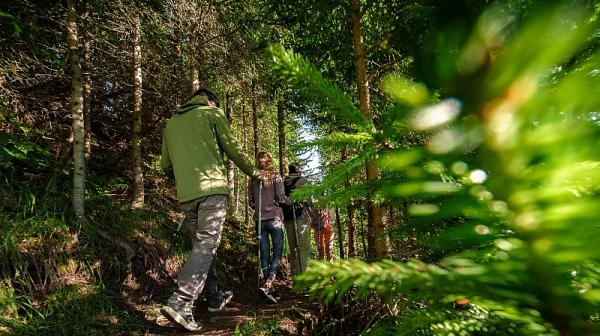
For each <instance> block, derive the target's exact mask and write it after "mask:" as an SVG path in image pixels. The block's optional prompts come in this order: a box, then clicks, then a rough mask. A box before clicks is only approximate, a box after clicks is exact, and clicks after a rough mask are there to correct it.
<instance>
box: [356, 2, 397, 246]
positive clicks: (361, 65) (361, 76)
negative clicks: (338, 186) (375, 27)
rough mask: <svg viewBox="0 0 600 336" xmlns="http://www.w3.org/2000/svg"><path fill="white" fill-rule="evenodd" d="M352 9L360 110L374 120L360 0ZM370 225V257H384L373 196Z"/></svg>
mask: <svg viewBox="0 0 600 336" xmlns="http://www.w3.org/2000/svg"><path fill="white" fill-rule="evenodd" d="M350 8H351V9H352V16H351V20H350V21H351V22H352V35H353V40H354V65H355V67H356V83H357V86H358V100H359V104H360V111H361V112H362V114H363V115H364V116H365V118H367V119H368V120H373V115H372V114H371V96H370V93H369V80H368V77H367V58H366V54H365V41H364V35H363V24H362V15H363V13H362V12H361V9H360V2H359V0H350ZM366 171H367V181H375V180H377V179H378V178H379V171H378V169H377V167H376V166H375V163H374V162H373V161H367V164H366ZM367 201H368V210H367V212H368V227H369V230H368V232H369V236H368V241H369V247H368V257H369V258H382V257H384V256H385V255H386V254H387V250H388V248H387V244H386V241H385V240H380V239H377V237H378V236H379V234H380V233H381V232H383V230H384V229H385V226H384V221H383V208H382V207H380V206H378V205H377V204H376V202H375V200H374V199H373V197H369V198H368V200H367Z"/></svg>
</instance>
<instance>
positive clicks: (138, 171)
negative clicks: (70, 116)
mask: <svg viewBox="0 0 600 336" xmlns="http://www.w3.org/2000/svg"><path fill="white" fill-rule="evenodd" d="M141 40H142V38H141V28H140V21H139V18H138V19H136V22H135V27H134V39H133V128H132V129H133V132H132V136H131V152H132V165H133V201H132V202H131V207H132V208H133V209H141V208H142V207H143V206H144V172H143V167H142V46H141Z"/></svg>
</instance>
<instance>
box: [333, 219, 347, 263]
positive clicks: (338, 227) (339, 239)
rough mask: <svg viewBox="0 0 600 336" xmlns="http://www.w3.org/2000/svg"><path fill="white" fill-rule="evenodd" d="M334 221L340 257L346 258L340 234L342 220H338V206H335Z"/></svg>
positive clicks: (342, 238) (342, 237)
mask: <svg viewBox="0 0 600 336" xmlns="http://www.w3.org/2000/svg"><path fill="white" fill-rule="evenodd" d="M335 222H336V223H337V229H338V246H339V247H340V258H342V259H346V256H345V253H344V252H345V251H344V250H345V249H344V236H342V233H343V232H342V222H340V211H339V210H338V208H337V207H336V208H335Z"/></svg>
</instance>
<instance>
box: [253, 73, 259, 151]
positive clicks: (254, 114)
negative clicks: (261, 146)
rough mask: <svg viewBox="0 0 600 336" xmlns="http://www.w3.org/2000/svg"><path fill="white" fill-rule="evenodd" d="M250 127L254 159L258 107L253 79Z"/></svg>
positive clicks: (256, 149) (256, 144) (256, 148)
mask: <svg viewBox="0 0 600 336" xmlns="http://www.w3.org/2000/svg"><path fill="white" fill-rule="evenodd" d="M252 127H253V128H254V157H256V156H258V106H257V102H256V83H255V82H254V78H253V79H252Z"/></svg>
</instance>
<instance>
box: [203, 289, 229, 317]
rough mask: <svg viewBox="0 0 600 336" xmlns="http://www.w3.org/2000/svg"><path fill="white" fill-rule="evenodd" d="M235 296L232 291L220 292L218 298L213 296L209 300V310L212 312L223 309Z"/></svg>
mask: <svg viewBox="0 0 600 336" xmlns="http://www.w3.org/2000/svg"><path fill="white" fill-rule="evenodd" d="M232 298H233V292H232V291H226V292H219V293H218V294H217V297H216V298H211V299H209V300H208V302H209V304H208V311H209V312H211V313H216V312H220V311H221V310H223V307H225V305H226V304H228V303H229V302H230V301H231V299H232Z"/></svg>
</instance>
